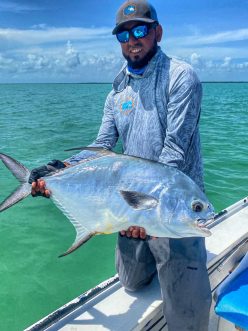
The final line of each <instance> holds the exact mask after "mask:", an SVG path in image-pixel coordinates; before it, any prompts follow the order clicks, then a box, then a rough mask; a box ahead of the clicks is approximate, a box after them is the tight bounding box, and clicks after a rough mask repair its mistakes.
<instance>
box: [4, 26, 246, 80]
mask: <svg viewBox="0 0 248 331" xmlns="http://www.w3.org/2000/svg"><path fill="white" fill-rule="evenodd" d="M245 31H246V32H248V29H247V30H246V29H243V30H236V37H235V38H236V39H239V38H246V33H245ZM234 35H235V31H232V33H230V31H229V33H228V32H226V33H224V32H222V33H216V34H215V35H213V34H211V35H202V36H201V35H199V32H198V34H197V35H193V36H186V37H185V38H168V39H165V40H164V41H163V42H162V49H164V50H165V51H166V53H167V54H168V55H169V56H175V57H177V58H180V59H183V60H186V61H187V62H189V63H191V65H192V66H193V67H194V68H195V69H196V70H197V72H198V73H199V75H200V77H203V79H205V80H207V79H208V77H218V74H221V75H223V77H224V75H225V73H227V74H228V75H229V76H228V77H231V75H233V76H235V75H238V74H239V73H240V76H237V77H241V76H242V77H243V79H244V78H245V77H246V78H245V79H248V48H246V47H241V46H239V47H233V46H232V45H231V44H230V45H227V44H225V47H224V46H223V47H222V45H219V44H217V40H218V41H219V42H220V41H221V40H222V41H224V39H225V38H226V39H225V40H227V38H229V39H228V40H233V39H234ZM247 36H248V35H247ZM190 40H191V42H190ZM196 40H198V42H199V44H197V42H196ZM207 42H208V43H210V44H209V45H207V44H204V43H207ZM211 43H213V44H211ZM122 62H123V58H122V55H121V52H120V47H119V44H118V43H117V42H116V40H115V38H114V37H113V36H112V35H111V29H109V28H105V27H102V28H87V29H86V28H73V27H72V28H51V27H48V26H46V25H45V24H39V25H36V26H33V27H32V28H31V29H26V30H17V29H0V77H1V78H0V80H1V82H5V81H8V82H11V81H13V82H14V81H28V80H30V81H34V80H36V81H58V82H73V81H75V82H82V81H109V82H111V81H112V79H113V78H114V76H115V75H116V73H117V72H118V71H119V69H120V67H121V64H122ZM221 77H222V76H221Z"/></svg>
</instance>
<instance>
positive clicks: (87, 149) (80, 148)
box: [65, 146, 117, 155]
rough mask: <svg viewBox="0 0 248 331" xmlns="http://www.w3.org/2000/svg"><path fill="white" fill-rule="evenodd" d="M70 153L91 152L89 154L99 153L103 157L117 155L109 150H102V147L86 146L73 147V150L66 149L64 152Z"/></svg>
mask: <svg viewBox="0 0 248 331" xmlns="http://www.w3.org/2000/svg"><path fill="white" fill-rule="evenodd" d="M70 151H91V152H96V153H100V154H103V155H115V154H117V153H115V152H112V151H111V150H109V149H106V148H102V147H90V146H89V147H87V146H82V147H75V148H69V149H66V150H65V152H70Z"/></svg>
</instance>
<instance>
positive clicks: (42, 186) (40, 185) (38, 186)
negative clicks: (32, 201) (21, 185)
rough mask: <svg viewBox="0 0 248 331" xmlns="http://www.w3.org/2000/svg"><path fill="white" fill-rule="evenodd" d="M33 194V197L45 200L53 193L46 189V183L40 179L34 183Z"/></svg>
mask: <svg viewBox="0 0 248 331" xmlns="http://www.w3.org/2000/svg"><path fill="white" fill-rule="evenodd" d="M31 194H32V196H33V197H37V196H40V195H41V196H43V197H45V198H49V197H50V195H51V192H50V191H49V190H47V189H46V183H45V181H44V180H42V179H38V180H37V181H36V182H32V190H31Z"/></svg>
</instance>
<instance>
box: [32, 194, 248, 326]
mask: <svg viewBox="0 0 248 331" xmlns="http://www.w3.org/2000/svg"><path fill="white" fill-rule="evenodd" d="M211 232H212V236H211V237H208V238H206V246H207V252H208V270H209V275H210V281H211V286H212V290H214V289H215V287H216V286H217V283H218V282H220V281H219V279H220V278H221V277H222V279H221V281H222V280H223V278H224V277H226V275H227V274H228V272H229V271H230V270H227V269H226V270H224V269H225V268H229V264H230V260H232V264H231V265H233V263H235V261H234V257H233V255H234V254H232V252H233V250H235V247H236V248H237V246H239V245H238V243H242V242H243V243H245V245H243V246H242V247H244V248H243V249H244V250H246V251H247V243H248V199H247V198H246V199H242V200H241V201H239V202H237V203H236V204H234V205H232V206H230V207H229V208H227V209H226V210H224V211H223V212H221V213H220V215H219V217H217V218H216V222H215V225H214V226H213V227H212V229H211ZM236 251H237V249H236ZM235 254H236V255H235V258H236V259H238V257H237V255H238V256H239V257H241V256H242V254H243V255H244V254H245V253H244V252H243V253H242V250H241V252H239V253H238V254H237V253H235ZM224 256H229V260H228V261H229V264H228V263H226V264H225V263H224V260H223V257H224ZM236 262H237V261H236ZM215 265H218V267H215ZM213 270H215V272H214V273H213ZM223 270H224V271H225V272H223ZM218 273H219V276H218ZM217 278H218V281H216V279H217ZM115 279H116V281H115V282H113V279H112V280H111V279H110V280H109V283H110V285H108V286H107V287H106V288H105V289H103V290H102V291H101V292H100V293H98V294H97V295H95V296H93V297H92V298H91V299H89V300H87V301H86V302H85V303H83V304H81V300H82V297H83V296H85V294H84V295H83V296H80V297H78V298H76V299H75V300H73V301H72V302H70V303H68V304H67V305H65V306H63V307H61V308H60V309H59V310H57V311H56V312H54V313H52V314H51V315H49V316H47V317H45V318H44V319H43V320H41V321H39V322H37V323H36V324H35V325H33V326H31V327H29V328H28V329H26V331H28V330H29V331H31V330H32V331H34V330H49V331H55V330H63V331H103V330H104V331H106V330H111V331H128V330H133V331H141V330H142V331H145V330H146V331H148V330H153V331H155V330H157V331H158V330H166V322H165V320H164V318H163V316H162V311H161V296H160V288H159V284H158V281H157V279H154V281H153V282H152V283H151V284H150V285H149V286H147V287H145V288H143V289H142V290H140V291H137V292H133V293H130V292H126V291H125V290H124V289H123V287H121V285H120V283H119V281H118V279H117V276H116V277H115ZM216 282H217V283H216ZM99 287H100V288H101V285H100V286H99ZM102 287H104V285H102ZM89 292H90V291H89ZM87 295H88V294H86V296H87ZM73 306H74V308H75V307H77V308H76V309H74V308H73V309H74V310H72V311H70V307H73ZM66 309H68V311H69V312H68V313H66V314H65V313H64V312H65V311H66ZM61 313H62V314H61ZM63 316H64V317H63ZM220 323H222V325H224V326H223V327H222V328H221V330H225V331H229V330H235V329H234V327H233V326H232V325H231V324H229V323H227V322H225V321H222V322H219V320H218V321H217V317H216V316H214V315H212V317H211V321H210V331H215V330H220V328H219V329H218V328H217V324H220ZM219 327H220V325H219Z"/></svg>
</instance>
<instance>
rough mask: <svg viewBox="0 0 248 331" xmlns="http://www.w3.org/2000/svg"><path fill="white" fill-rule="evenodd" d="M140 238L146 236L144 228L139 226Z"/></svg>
mask: <svg viewBox="0 0 248 331" xmlns="http://www.w3.org/2000/svg"><path fill="white" fill-rule="evenodd" d="M140 238H141V239H145V238H146V230H145V229H144V228H140Z"/></svg>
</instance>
